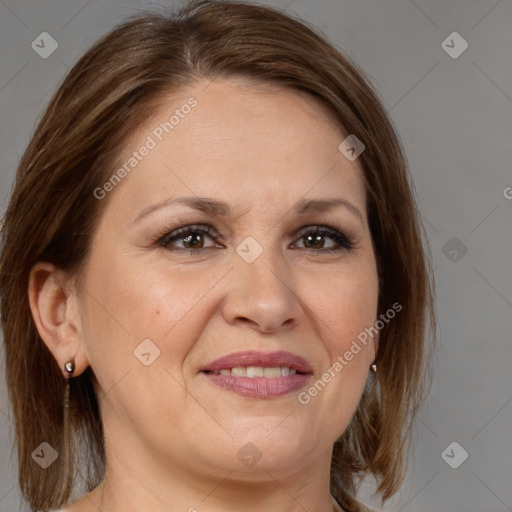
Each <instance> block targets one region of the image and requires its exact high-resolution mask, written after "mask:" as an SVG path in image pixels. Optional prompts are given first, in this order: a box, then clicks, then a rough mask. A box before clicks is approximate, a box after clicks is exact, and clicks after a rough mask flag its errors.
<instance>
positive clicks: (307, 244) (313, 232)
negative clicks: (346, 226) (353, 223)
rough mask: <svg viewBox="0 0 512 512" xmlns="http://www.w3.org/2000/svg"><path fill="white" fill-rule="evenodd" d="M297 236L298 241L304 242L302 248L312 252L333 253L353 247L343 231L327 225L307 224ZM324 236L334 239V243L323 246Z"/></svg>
mask: <svg viewBox="0 0 512 512" xmlns="http://www.w3.org/2000/svg"><path fill="white" fill-rule="evenodd" d="M297 236H298V237H299V240H300V241H303V242H304V248H305V249H306V250H308V251H312V252H328V253H333V252H337V251H342V250H351V249H353V247H354V246H353V244H352V242H350V240H349V239H348V238H347V237H346V236H345V235H344V234H343V233H341V232H340V231H338V230H337V229H334V228H331V227H329V226H308V227H306V228H304V229H301V230H300V231H299V233H298V234H297ZM325 238H330V239H331V240H334V242H335V244H334V245H333V246H330V247H324V246H325Z"/></svg>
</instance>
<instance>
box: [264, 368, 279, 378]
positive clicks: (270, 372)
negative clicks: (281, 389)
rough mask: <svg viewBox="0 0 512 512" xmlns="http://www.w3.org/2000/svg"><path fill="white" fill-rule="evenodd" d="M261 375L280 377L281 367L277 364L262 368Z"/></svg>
mask: <svg viewBox="0 0 512 512" xmlns="http://www.w3.org/2000/svg"><path fill="white" fill-rule="evenodd" d="M263 377H270V378H276V377H281V368H279V366H273V367H272V368H263Z"/></svg>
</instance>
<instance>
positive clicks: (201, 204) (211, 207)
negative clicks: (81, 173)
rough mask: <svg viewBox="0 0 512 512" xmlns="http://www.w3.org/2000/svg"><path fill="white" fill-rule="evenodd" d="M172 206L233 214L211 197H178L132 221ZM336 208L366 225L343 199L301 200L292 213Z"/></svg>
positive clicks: (320, 211) (145, 209)
mask: <svg viewBox="0 0 512 512" xmlns="http://www.w3.org/2000/svg"><path fill="white" fill-rule="evenodd" d="M171 204H183V205H185V206H188V207H190V208H192V209H194V210H198V211H201V212H203V213H207V214H210V215H213V216H216V217H228V216H229V215H230V214H231V207H230V206H229V205H228V204H227V203H225V202H223V201H217V200H215V199H212V198H210V197H198V196H191V197H177V198H169V199H164V200H163V201H160V202H158V203H155V204H152V205H150V206H148V207H146V208H144V209H143V210H142V211H141V212H140V213H139V214H138V215H137V217H136V218H135V219H134V220H133V221H132V224H135V223H137V222H139V221H140V220H141V219H143V218H144V217H146V216H148V215H149V214H151V213H153V212H154V211H156V210H160V209H161V208H164V207H165V206H170V205H171ZM334 208H345V209H346V210H348V211H349V212H351V213H352V214H354V215H355V216H356V217H358V218H359V220H360V221H361V222H363V223H364V220H363V215H362V213H361V212H360V211H359V209H358V208H357V207H356V206H354V205H353V204H352V203H351V202H349V201H347V200H346V199H343V198H341V197H336V198H332V199H301V200H300V201H298V202H297V203H296V204H295V205H294V207H293V208H292V211H293V212H294V213H295V214H297V215H304V214H307V213H322V212H326V211H330V210H333V209H334Z"/></svg>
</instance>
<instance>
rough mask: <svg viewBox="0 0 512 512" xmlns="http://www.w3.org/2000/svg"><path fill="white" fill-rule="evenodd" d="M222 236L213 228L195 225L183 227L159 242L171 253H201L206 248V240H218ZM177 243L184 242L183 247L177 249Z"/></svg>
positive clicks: (205, 225)
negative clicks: (181, 251)
mask: <svg viewBox="0 0 512 512" xmlns="http://www.w3.org/2000/svg"><path fill="white" fill-rule="evenodd" d="M219 237H220V235H219V234H218V233H217V231H215V230H214V229H213V228H212V227H211V226H208V225H207V224H197V225H196V224H194V225H190V226H183V227H181V228H178V229H175V230H174V231H172V232H171V233H168V234H166V235H165V236H163V237H162V238H160V239H159V240H158V243H159V245H161V246H162V247H165V248H166V249H169V250H171V251H176V250H178V251H179V250H183V251H187V252H190V253H192V252H199V251H201V250H202V249H208V248H211V247H204V242H205V238H211V239H218V238H219ZM176 242H182V243H183V245H184V246H183V247H175V243H176Z"/></svg>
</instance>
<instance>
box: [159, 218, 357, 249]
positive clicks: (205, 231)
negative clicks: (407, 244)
mask: <svg viewBox="0 0 512 512" xmlns="http://www.w3.org/2000/svg"><path fill="white" fill-rule="evenodd" d="M198 233H199V234H202V235H208V236H209V237H210V238H211V239H212V240H214V241H216V240H217V239H218V238H220V235H219V234H218V233H217V231H216V230H215V229H213V228H212V227H211V226H209V225H208V224H191V225H187V226H183V227H180V228H177V229H175V230H173V231H171V232H170V233H166V234H165V235H164V236H163V237H161V238H159V239H158V240H157V244H158V245H159V246H160V247H163V248H165V249H167V250H169V251H185V252H187V253H189V254H194V253H195V254H197V253H200V252H203V251H204V250H207V249H216V247H201V248H199V249H189V248H186V247H179V248H178V247H172V248H171V246H170V244H171V242H173V241H175V240H176V239H181V238H184V237H186V236H187V235H191V234H198ZM307 235H313V236H315V235H317V236H318V235H320V236H326V237H330V238H332V239H333V240H334V241H335V242H336V243H337V244H338V247H335V248H331V249H318V250H316V249H305V250H306V251H307V252H317V253H318V252H320V253H328V254H333V253H337V252H339V251H343V250H346V251H350V250H352V249H353V248H354V245H353V243H352V242H351V241H350V240H349V239H348V238H347V237H346V236H345V235H344V234H343V233H340V232H339V231H338V230H337V229H334V228H331V227H330V226H324V225H314V226H307V227H305V228H303V229H301V230H299V231H298V232H297V233H296V236H297V237H298V240H301V239H303V238H304V237H306V236H307Z"/></svg>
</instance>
